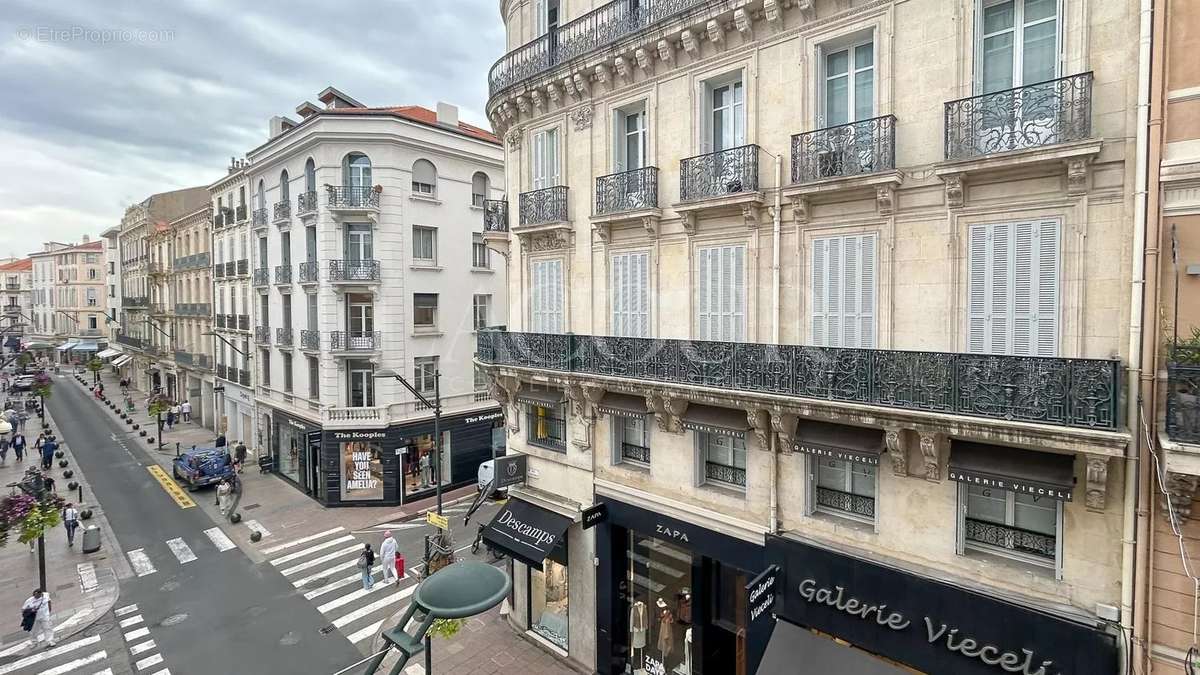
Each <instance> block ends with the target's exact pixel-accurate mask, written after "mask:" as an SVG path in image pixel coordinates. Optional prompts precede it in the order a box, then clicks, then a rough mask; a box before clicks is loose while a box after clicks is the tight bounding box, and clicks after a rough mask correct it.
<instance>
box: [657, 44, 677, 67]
mask: <svg viewBox="0 0 1200 675" xmlns="http://www.w3.org/2000/svg"><path fill="white" fill-rule="evenodd" d="M655 47H656V48H657V49H658V60H659V61H662V62H663V63H665V64H667V67H670V66H673V65H675V45H673V44H671V41H670V40H659V41H658V44H656V45H655Z"/></svg>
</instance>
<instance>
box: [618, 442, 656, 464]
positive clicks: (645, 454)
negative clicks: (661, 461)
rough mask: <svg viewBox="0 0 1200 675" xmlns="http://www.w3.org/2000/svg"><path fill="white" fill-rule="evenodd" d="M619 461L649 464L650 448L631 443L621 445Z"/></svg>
mask: <svg viewBox="0 0 1200 675" xmlns="http://www.w3.org/2000/svg"><path fill="white" fill-rule="evenodd" d="M621 459H622V460H628V461H631V462H640V463H642V464H649V463H650V448H647V447H646V446H644V445H634V444H633V443H621Z"/></svg>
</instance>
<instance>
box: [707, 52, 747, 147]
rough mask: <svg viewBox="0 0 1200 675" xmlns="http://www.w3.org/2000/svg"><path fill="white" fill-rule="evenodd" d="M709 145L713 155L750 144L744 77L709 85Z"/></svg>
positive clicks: (740, 75)
mask: <svg viewBox="0 0 1200 675" xmlns="http://www.w3.org/2000/svg"><path fill="white" fill-rule="evenodd" d="M704 98H705V107H706V108H707V110H706V113H707V114H706V115H705V123H706V128H707V132H708V133H707V137H706V138H705V144H706V145H707V146H708V147H707V148H706V149H707V150H708V151H709V152H716V151H718V150H728V149H729V148H736V147H738V146H740V145H744V144H745V143H746V102H745V92H744V90H743V87H742V74H741V71H738V72H737V73H735V74H732V75H727V76H723V77H719V78H716V79H714V80H710V81H708V82H707V83H705V96H704Z"/></svg>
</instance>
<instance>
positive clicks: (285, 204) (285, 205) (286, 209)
mask: <svg viewBox="0 0 1200 675" xmlns="http://www.w3.org/2000/svg"><path fill="white" fill-rule="evenodd" d="M273 211H274V216H273V217H272V218H271V220H272V221H274V223H275V224H276V225H284V224H286V223H287V222H288V221H289V220H291V218H292V203H291V202H289V201H287V200H286V199H285V200H284V201H281V202H275V206H274V209H273Z"/></svg>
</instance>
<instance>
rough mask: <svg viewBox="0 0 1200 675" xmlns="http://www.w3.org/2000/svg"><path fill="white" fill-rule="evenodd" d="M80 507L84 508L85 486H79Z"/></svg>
mask: <svg viewBox="0 0 1200 675" xmlns="http://www.w3.org/2000/svg"><path fill="white" fill-rule="evenodd" d="M79 505H80V506H83V484H82V483H80V484H79Z"/></svg>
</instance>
